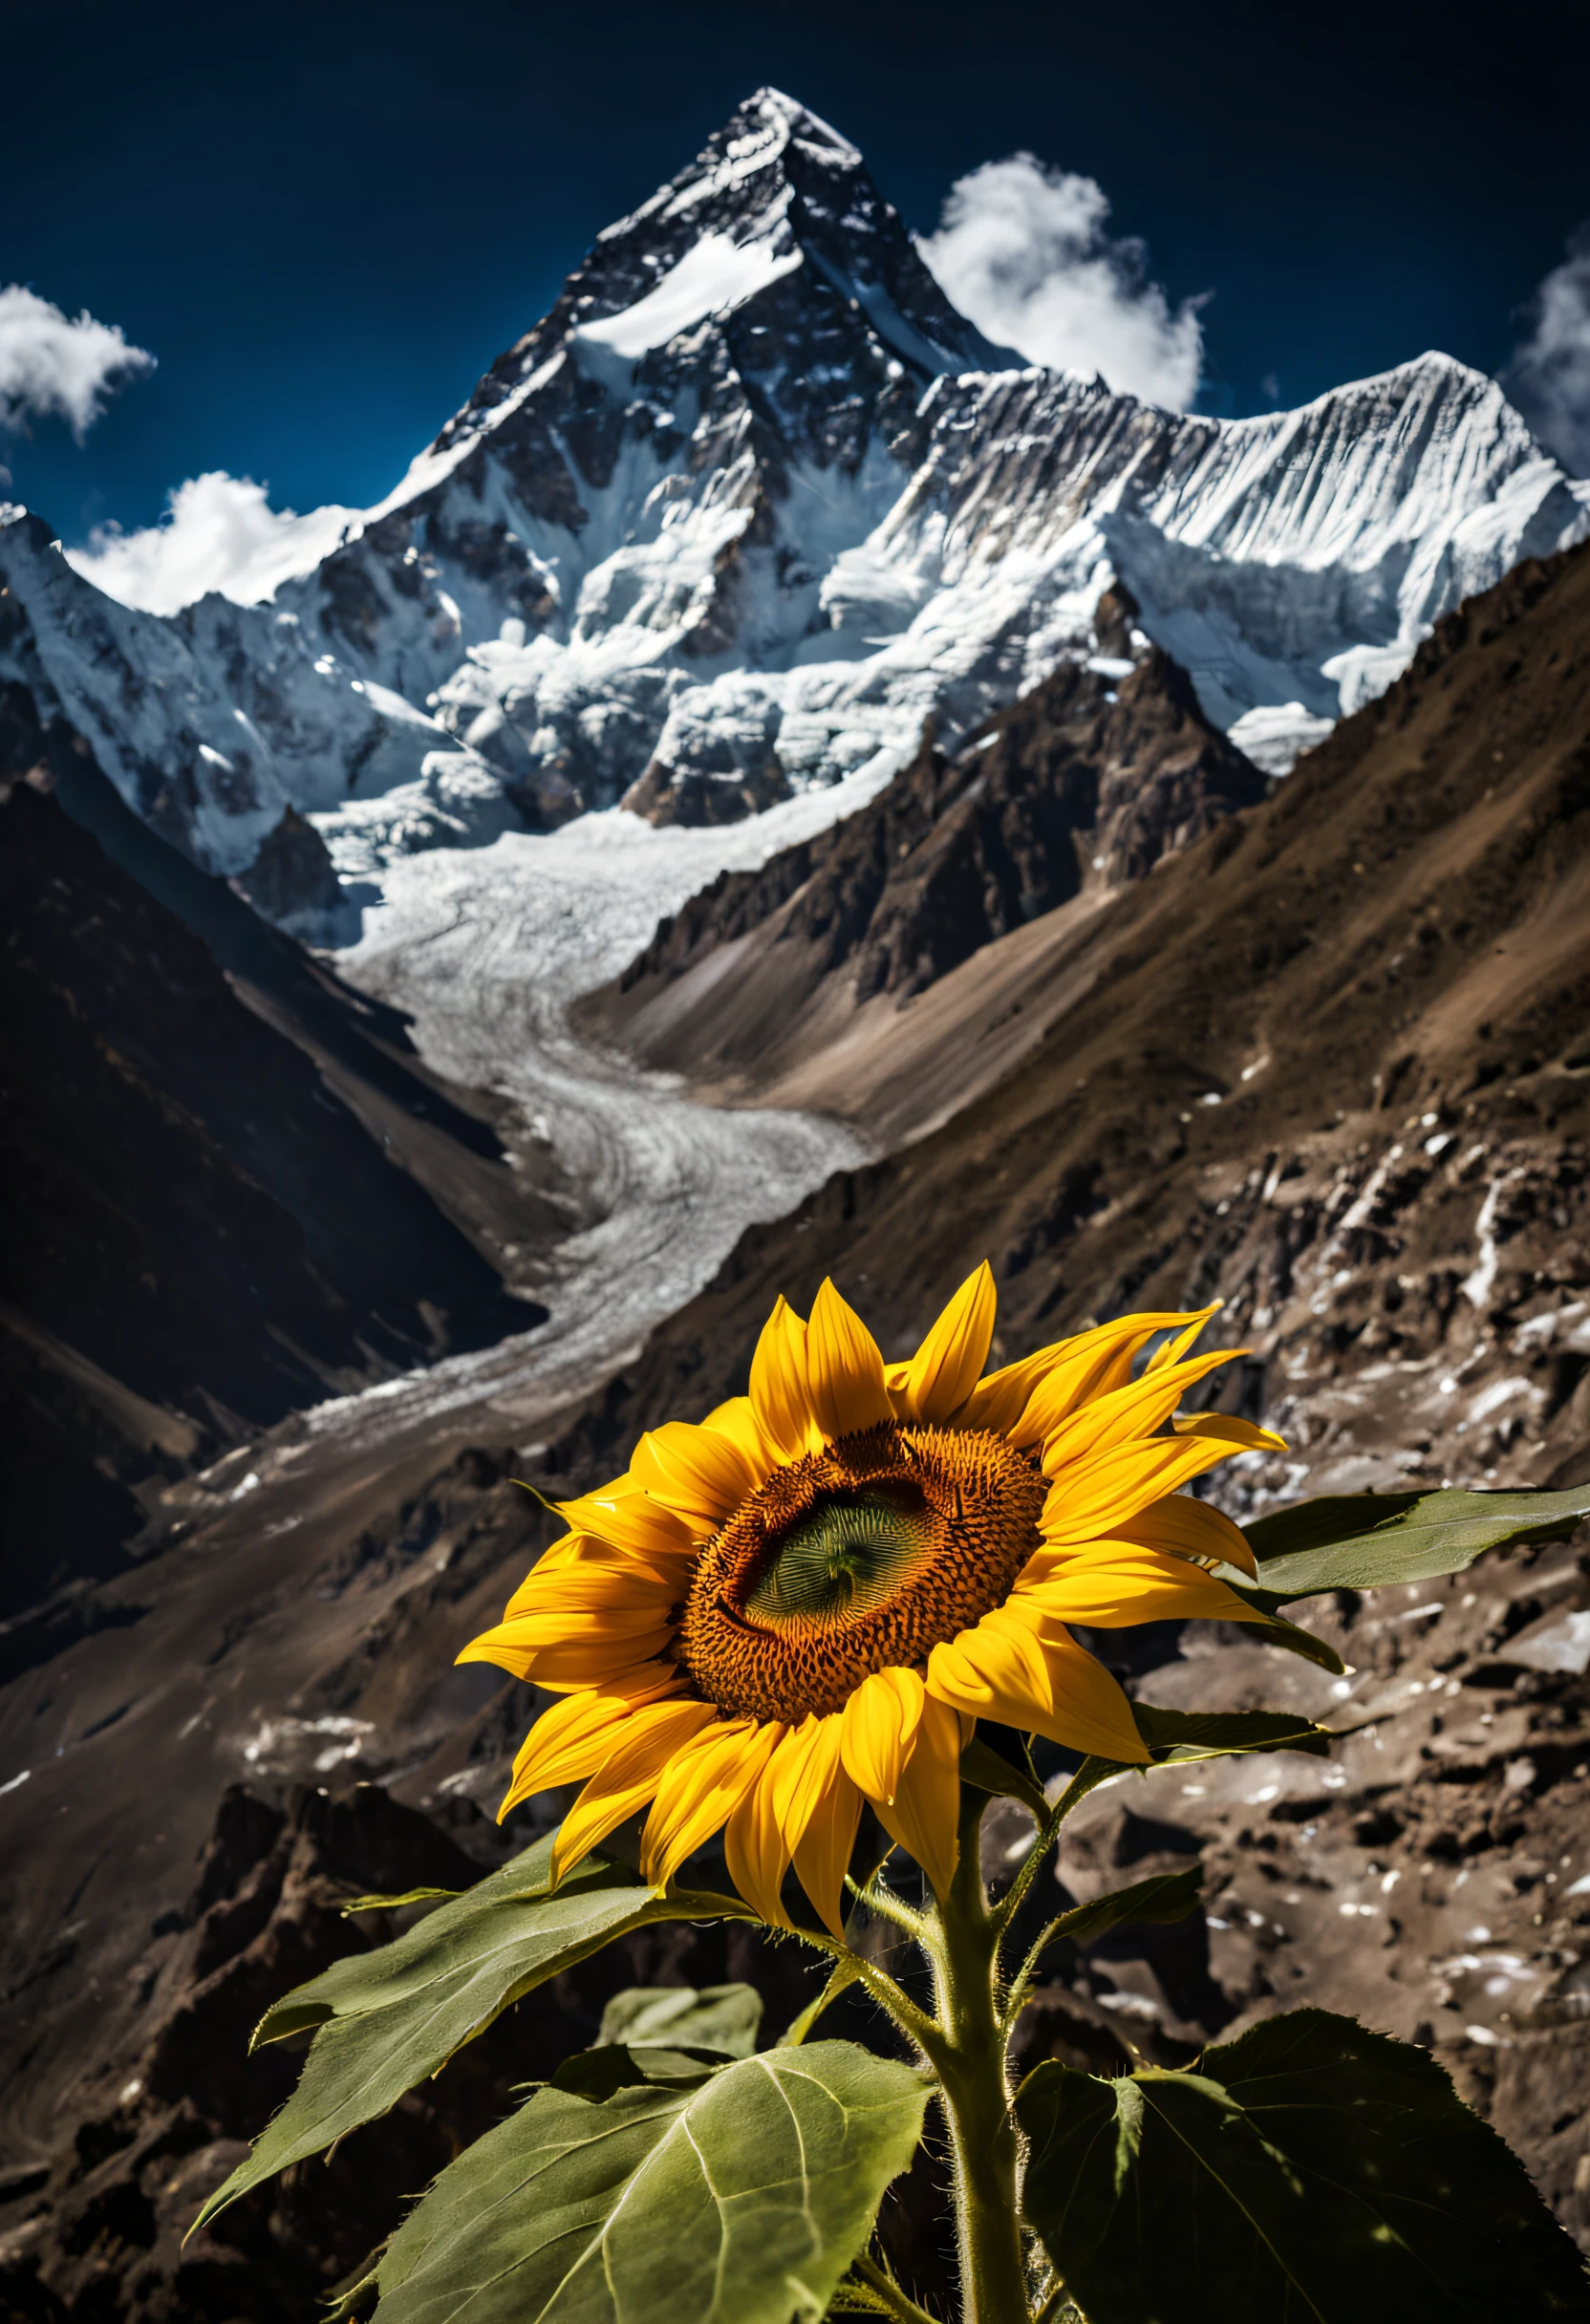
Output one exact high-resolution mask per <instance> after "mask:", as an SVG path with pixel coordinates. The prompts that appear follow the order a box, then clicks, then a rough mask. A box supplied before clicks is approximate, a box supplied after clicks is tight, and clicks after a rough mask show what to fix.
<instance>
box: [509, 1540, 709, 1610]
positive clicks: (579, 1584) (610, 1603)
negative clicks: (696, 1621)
mask: <svg viewBox="0 0 1590 2324" xmlns="http://www.w3.org/2000/svg"><path fill="white" fill-rule="evenodd" d="M688 1571H689V1568H688V1566H685V1565H682V1564H680V1565H676V1566H673V1568H672V1570H669V1569H665V1568H661V1567H659V1566H657V1565H654V1564H652V1563H651V1561H650V1560H640V1559H635V1558H624V1557H608V1558H603V1557H600V1556H598V1557H594V1558H580V1559H576V1560H571V1561H570V1562H569V1564H567V1565H564V1564H554V1565H551V1566H548V1563H547V1560H546V1559H545V1558H543V1559H542V1560H541V1562H540V1563H539V1564H538V1565H533V1566H532V1567H531V1568H530V1571H529V1572H528V1573H527V1574H526V1577H525V1579H524V1581H523V1582H521V1583H520V1585H519V1587H518V1588H517V1589H516V1590H515V1591H514V1593H513V1596H512V1597H511V1598H510V1599H509V1601H508V1606H507V1611H506V1613H505V1615H504V1616H503V1620H504V1623H505V1624H506V1623H512V1622H531V1621H542V1620H548V1619H550V1618H551V1617H552V1616H554V1615H557V1614H565V1613H567V1614H588V1613H589V1614H595V1613H609V1612H611V1613H612V1614H613V1615H614V1616H616V1617H617V1618H618V1619H619V1620H622V1619H623V1618H624V1617H625V1616H626V1615H633V1614H636V1613H648V1614H651V1615H653V1616H654V1617H656V1616H660V1615H665V1614H666V1613H667V1611H668V1609H669V1607H670V1606H671V1605H675V1604H677V1602H678V1600H679V1598H680V1596H681V1595H682V1584H683V1582H684V1581H685V1578H686V1576H687V1575H688Z"/></svg>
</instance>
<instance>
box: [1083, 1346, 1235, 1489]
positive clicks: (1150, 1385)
mask: <svg viewBox="0 0 1590 2324" xmlns="http://www.w3.org/2000/svg"><path fill="white" fill-rule="evenodd" d="M1247 1352H1248V1351H1247V1349H1246V1348H1245V1347H1220V1348H1214V1349H1211V1351H1210V1352H1209V1353H1208V1354H1207V1355H1202V1356H1193V1357H1192V1358H1191V1359H1190V1360H1189V1361H1188V1362H1187V1363H1185V1364H1167V1365H1162V1366H1160V1368H1159V1369H1158V1371H1155V1372H1145V1373H1144V1375H1143V1377H1142V1379H1141V1380H1128V1382H1127V1383H1126V1384H1125V1386H1124V1387H1121V1388H1111V1389H1110V1390H1109V1391H1108V1392H1107V1394H1106V1395H1103V1396H1092V1397H1090V1398H1089V1399H1088V1401H1087V1403H1086V1404H1085V1405H1083V1406H1082V1407H1081V1408H1080V1409H1078V1410H1077V1411H1074V1412H1070V1413H1068V1414H1067V1415H1066V1417H1065V1418H1064V1420H1063V1421H1061V1422H1060V1424H1059V1425H1058V1427H1056V1428H1055V1429H1054V1430H1053V1431H1051V1433H1050V1434H1049V1435H1047V1436H1046V1437H1045V1438H1044V1439H1043V1474H1044V1475H1045V1476H1055V1475H1058V1474H1059V1473H1060V1471H1061V1469H1062V1468H1063V1467H1064V1465H1065V1464H1066V1463H1067V1462H1069V1461H1077V1460H1086V1459H1088V1458H1089V1457H1090V1456H1091V1455H1092V1454H1094V1453H1107V1452H1109V1451H1110V1450H1111V1448H1112V1447H1114V1446H1115V1445H1124V1444H1128V1443H1130V1441H1131V1440H1132V1438H1133V1437H1141V1436H1151V1435H1152V1434H1153V1433H1154V1431H1155V1430H1156V1429H1158V1428H1160V1427H1161V1426H1162V1425H1163V1424H1164V1422H1165V1421H1167V1420H1168V1419H1169V1418H1170V1416H1171V1413H1172V1412H1173V1411H1174V1410H1175V1409H1176V1407H1177V1405H1178V1404H1179V1403H1180V1402H1181V1400H1182V1397H1183V1395H1184V1393H1185V1392H1186V1390H1187V1389H1188V1388H1192V1387H1194V1386H1195V1385H1196V1383H1197V1382H1198V1381H1200V1380H1203V1379H1207V1377H1208V1376H1209V1374H1210V1373H1211V1372H1213V1371H1216V1370H1218V1368H1219V1366H1221V1365H1222V1364H1229V1363H1231V1361H1232V1360H1233V1358H1234V1357H1235V1356H1243V1355H1246V1354H1247Z"/></svg>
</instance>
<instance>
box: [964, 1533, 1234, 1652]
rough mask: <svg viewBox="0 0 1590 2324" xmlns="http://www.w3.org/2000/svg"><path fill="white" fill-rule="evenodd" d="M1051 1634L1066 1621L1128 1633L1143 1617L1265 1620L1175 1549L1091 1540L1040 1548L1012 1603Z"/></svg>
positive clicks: (1042, 1633) (1044, 1634)
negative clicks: (1047, 1550)
mask: <svg viewBox="0 0 1590 2324" xmlns="http://www.w3.org/2000/svg"><path fill="white" fill-rule="evenodd" d="M1005 1603H1006V1607H1007V1609H1008V1611H1009V1612H1010V1613H1012V1614H1016V1615H1019V1616H1020V1617H1021V1619H1022V1620H1023V1621H1029V1620H1030V1621H1031V1622H1032V1623H1033V1625H1034V1626H1035V1628H1036V1629H1037V1633H1038V1635H1039V1636H1040V1637H1041V1638H1043V1639H1047V1638H1048V1637H1049V1636H1050V1634H1051V1631H1052V1629H1053V1627H1054V1626H1055V1625H1058V1624H1061V1623H1067V1622H1077V1623H1081V1624H1082V1625H1083V1626H1084V1628H1085V1629H1093V1630H1121V1629H1125V1628H1127V1627H1128V1625H1130V1624H1132V1623H1138V1622H1187V1621H1206V1622H1261V1621H1262V1620H1263V1619H1264V1617H1263V1616H1262V1615H1261V1614H1256V1613H1255V1612H1254V1611H1253V1609H1252V1608H1251V1607H1250V1606H1248V1605H1246V1604H1245V1603H1243V1601H1242V1600H1241V1599H1240V1598H1238V1597H1237V1595H1236V1593H1235V1590H1233V1589H1231V1588H1230V1587H1229V1586H1228V1584H1227V1583H1225V1582H1217V1581H1216V1580H1215V1578H1214V1575H1213V1574H1210V1573H1206V1572H1205V1571H1204V1569H1203V1567H1202V1566H1201V1565H1192V1564H1191V1563H1189V1561H1188V1560H1187V1559H1185V1558H1177V1557H1174V1556H1172V1555H1171V1552H1169V1551H1168V1550H1160V1549H1146V1548H1144V1547H1143V1546H1142V1545H1141V1544H1140V1543H1138V1542H1135V1541H1090V1542H1088V1543H1087V1545H1086V1546H1085V1548H1079V1549H1076V1550H1071V1551H1067V1550H1057V1551H1054V1552H1052V1553H1050V1554H1049V1555H1047V1556H1045V1555H1044V1554H1042V1553H1041V1554H1040V1555H1039V1556H1038V1557H1036V1558H1034V1559H1033V1560H1032V1561H1031V1563H1030V1564H1029V1565H1028V1566H1027V1567H1026V1569H1025V1570H1024V1571H1023V1572H1022V1574H1021V1578H1020V1579H1019V1581H1018V1582H1017V1583H1016V1586H1015V1588H1014V1589H1013V1590H1012V1591H1011V1594H1010V1596H1009V1598H1008V1599H1007V1600H1006V1602H1005Z"/></svg>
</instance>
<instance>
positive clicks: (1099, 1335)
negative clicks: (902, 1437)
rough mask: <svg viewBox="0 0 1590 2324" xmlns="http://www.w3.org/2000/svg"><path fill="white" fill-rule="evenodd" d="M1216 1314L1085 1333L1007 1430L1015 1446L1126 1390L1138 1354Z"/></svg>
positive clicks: (1138, 1319) (1137, 1319)
mask: <svg viewBox="0 0 1590 2324" xmlns="http://www.w3.org/2000/svg"><path fill="white" fill-rule="evenodd" d="M1214 1312H1215V1311H1214V1308H1213V1307H1208V1308H1205V1309H1204V1310H1203V1312H1202V1314H1200V1315H1185V1314H1164V1315H1161V1314H1155V1315H1124V1316H1121V1317H1119V1318H1118V1319H1117V1320H1116V1321H1115V1322H1114V1323H1101V1324H1100V1325H1099V1326H1098V1328H1097V1329H1096V1330H1094V1331H1085V1332H1083V1333H1082V1334H1081V1335H1080V1336H1079V1337H1078V1338H1077V1339H1076V1340H1074V1341H1072V1342H1071V1343H1070V1345H1068V1346H1067V1347H1065V1348H1064V1351H1063V1352H1062V1355H1061V1358H1060V1361H1059V1362H1058V1363H1057V1364H1055V1365H1054V1366H1052V1367H1051V1368H1050V1370H1049V1371H1048V1372H1047V1373H1046V1374H1045V1375H1044V1377H1043V1378H1042V1380H1041V1381H1040V1382H1039V1384H1038V1386H1037V1387H1036V1388H1034V1390H1033V1392H1032V1395H1031V1397H1030V1398H1029V1399H1028V1402H1027V1404H1026V1406H1025V1408H1024V1409H1023V1410H1022V1412H1021V1417H1020V1419H1018V1420H1017V1421H1015V1422H1014V1423H1013V1424H1012V1426H1011V1427H1010V1429H1009V1430H1008V1431H1006V1433H1007V1434H1008V1436H1009V1438H1010V1441H1011V1443H1012V1444H1014V1445H1019V1446H1021V1448H1022V1449H1023V1450H1024V1449H1025V1448H1027V1447H1029V1446H1032V1445H1040V1444H1042V1443H1044V1442H1045V1440H1046V1439H1047V1438H1049V1437H1051V1436H1052V1435H1053V1434H1054V1432H1055V1431H1056V1430H1057V1429H1058V1428H1059V1426H1060V1424H1061V1422H1062V1421H1063V1420H1065V1419H1068V1418H1069V1416H1070V1415H1071V1413H1073V1412H1074V1411H1076V1410H1078V1409H1080V1408H1081V1407H1082V1406H1084V1405H1085V1404H1087V1403H1089V1402H1090V1401H1091V1400H1092V1399H1093V1398H1094V1397H1097V1396H1106V1395H1108V1394H1110V1393H1111V1392H1112V1391H1113V1390H1115V1389H1117V1388H1122V1387H1124V1386H1125V1385H1126V1384H1127V1382H1128V1380H1129V1379H1130V1377H1131V1366H1132V1361H1133V1359H1134V1357H1135V1356H1136V1354H1137V1351H1138V1349H1139V1348H1141V1347H1143V1346H1146V1345H1147V1344H1148V1342H1149V1341H1150V1340H1151V1339H1152V1338H1153V1337H1154V1335H1155V1334H1156V1333H1157V1332H1161V1331H1166V1330H1170V1329H1171V1328H1173V1327H1175V1326H1176V1325H1181V1326H1184V1327H1185V1326H1187V1325H1192V1326H1194V1327H1196V1328H1199V1329H1201V1328H1202V1326H1203V1324H1204V1323H1207V1321H1208V1320H1209V1318H1210V1316H1212V1315H1213V1314H1214Z"/></svg>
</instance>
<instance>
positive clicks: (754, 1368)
mask: <svg viewBox="0 0 1590 2324" xmlns="http://www.w3.org/2000/svg"><path fill="white" fill-rule="evenodd" d="M751 1409H752V1410H753V1411H754V1412H755V1414H756V1417H757V1423H758V1426H759V1427H760V1428H761V1430H762V1431H763V1435H764V1436H766V1438H767V1439H768V1441H769V1443H771V1444H774V1445H776V1446H777V1447H778V1449H779V1451H780V1452H781V1453H783V1455H784V1459H785V1460H799V1459H800V1458H801V1456H802V1454H803V1453H816V1452H819V1451H820V1450H821V1449H822V1443H823V1437H822V1431H820V1430H819V1428H818V1426H817V1424H816V1422H815V1420H814V1419H813V1418H812V1411H811V1398H810V1396H809V1395H808V1393H807V1391H806V1324H805V1323H803V1322H802V1321H801V1319H800V1317H799V1316H798V1315H797V1314H796V1313H795V1310H794V1308H793V1307H791V1306H790V1305H789V1304H788V1302H786V1301H785V1300H784V1296H783V1294H782V1293H781V1294H780V1296H779V1298H778V1299H777V1300H776V1301H775V1302H774V1303H773V1312H772V1314H771V1315H770V1316H769V1317H768V1319H767V1321H766V1323H764V1324H763V1327H762V1337H761V1338H760V1339H759V1340H758V1342H757V1345H756V1353H755V1355H754V1356H753V1357H752V1358H751Z"/></svg>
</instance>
